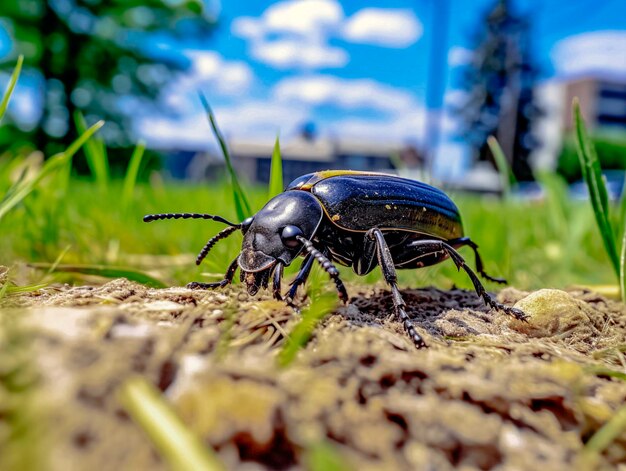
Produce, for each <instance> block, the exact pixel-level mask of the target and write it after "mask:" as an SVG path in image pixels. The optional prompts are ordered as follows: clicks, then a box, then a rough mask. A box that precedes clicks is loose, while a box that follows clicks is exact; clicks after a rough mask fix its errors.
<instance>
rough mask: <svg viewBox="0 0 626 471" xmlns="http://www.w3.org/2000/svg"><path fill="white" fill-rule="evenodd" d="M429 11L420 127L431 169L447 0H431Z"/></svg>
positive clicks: (445, 50) (436, 137)
mask: <svg viewBox="0 0 626 471" xmlns="http://www.w3.org/2000/svg"><path fill="white" fill-rule="evenodd" d="M430 5H431V13H430V29H431V34H430V57H429V61H428V78H427V82H426V119H425V130H424V151H425V154H426V162H427V165H428V168H429V171H430V174H431V175H432V169H433V165H434V162H435V158H436V155H437V147H438V146H439V137H440V134H441V118H442V115H443V94H444V92H445V88H446V72H447V69H448V22H449V17H450V14H449V12H450V0H431V2H430Z"/></svg>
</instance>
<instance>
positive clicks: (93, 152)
mask: <svg viewBox="0 0 626 471" xmlns="http://www.w3.org/2000/svg"><path fill="white" fill-rule="evenodd" d="M74 122H75V123H76V129H77V130H78V132H79V133H81V134H82V133H84V132H85V131H86V130H87V122H86V121H85V117H84V116H83V115H82V113H80V111H77V112H76V113H75V114H74ZM85 156H86V157H87V164H88V165H89V170H91V174H92V175H93V176H94V178H95V179H96V183H97V185H98V188H99V189H100V191H101V192H103V193H104V192H105V191H106V189H107V188H108V186H109V159H108V158H107V153H106V147H105V146H104V141H103V140H102V139H99V138H97V137H94V138H93V139H91V140H89V141H87V143H86V145H85Z"/></svg>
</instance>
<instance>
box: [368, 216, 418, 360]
mask: <svg viewBox="0 0 626 471" xmlns="http://www.w3.org/2000/svg"><path fill="white" fill-rule="evenodd" d="M366 237H368V238H369V239H371V240H374V241H375V242H376V254H377V256H378V264H379V265H380V269H381V271H382V272H383V277H384V278H385V281H386V282H387V283H388V284H389V286H390V287H391V295H392V299H393V305H394V307H395V310H396V314H397V315H398V318H399V319H400V322H402V325H403V326H404V330H405V331H406V333H407V334H408V335H409V337H410V338H411V340H412V341H413V343H414V344H415V346H416V347H417V348H423V347H426V346H427V345H426V342H424V339H423V338H422V337H421V336H420V335H419V334H418V333H417V330H415V327H413V324H412V323H411V319H410V318H409V315H408V314H407V312H406V303H405V302H404V299H402V295H401V294H400V290H399V289H398V285H397V280H398V276H397V275H396V268H395V266H394V263H393V258H392V257H391V251H390V250H389V247H388V246H387V242H386V241H385V237H384V235H383V233H382V231H381V230H380V229H378V228H373V229H370V230H369V231H367V234H366Z"/></svg>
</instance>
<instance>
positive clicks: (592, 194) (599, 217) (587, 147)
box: [572, 98, 626, 302]
mask: <svg viewBox="0 0 626 471" xmlns="http://www.w3.org/2000/svg"><path fill="white" fill-rule="evenodd" d="M572 111H573V116H574V126H575V128H576V142H577V145H578V158H579V160H580V168H581V170H582V174H583V178H584V180H585V182H586V184H587V188H588V189H589V198H590V200H591V206H592V208H593V212H594V215H595V219H596V224H597V226H598V230H599V231H600V234H601V235H602V242H603V243H604V249H605V250H606V253H607V255H608V257H609V260H610V261H611V265H612V267H613V270H614V271H615V274H616V276H617V278H618V281H619V285H620V291H621V296H622V300H623V301H624V302H626V267H625V265H626V252H625V251H626V248H625V246H624V244H626V220H625V219H624V207H625V205H626V203H624V201H626V196H623V201H622V205H621V208H620V210H619V215H618V216H619V217H621V218H622V221H621V230H622V233H623V236H622V237H616V236H615V234H614V232H613V224H612V223H611V212H610V207H609V197H608V192H607V189H606V185H605V183H604V179H603V177H602V169H601V168H600V161H599V159H598V156H597V153H596V149H595V147H594V145H593V143H592V142H591V139H590V138H589V134H588V133H587V129H586V127H585V123H584V121H583V118H582V115H581V112H580V103H579V102H578V98H574V100H573V102H572ZM618 239H621V240H622V255H621V257H620V256H619V255H618V253H619V246H618V244H617V242H616V240H618Z"/></svg>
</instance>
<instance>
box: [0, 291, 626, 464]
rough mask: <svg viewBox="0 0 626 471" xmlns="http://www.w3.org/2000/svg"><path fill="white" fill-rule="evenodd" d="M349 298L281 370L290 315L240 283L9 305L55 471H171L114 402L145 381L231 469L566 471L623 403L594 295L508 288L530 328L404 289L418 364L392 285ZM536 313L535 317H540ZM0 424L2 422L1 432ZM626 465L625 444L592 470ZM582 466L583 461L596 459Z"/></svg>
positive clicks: (619, 337) (458, 299)
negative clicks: (32, 366) (315, 451)
mask: <svg viewBox="0 0 626 471" xmlns="http://www.w3.org/2000/svg"><path fill="white" fill-rule="evenodd" d="M349 288H351V289H350V290H349V291H350V292H351V293H353V294H354V293H356V296H354V297H353V298H352V300H351V303H350V304H348V305H347V306H342V307H340V308H339V309H338V310H337V311H336V313H335V314H333V315H331V316H329V317H327V318H326V319H325V320H324V321H323V322H322V323H321V324H320V325H319V326H318V328H317V329H316V331H315V334H314V337H313V338H312V340H311V342H310V343H309V344H308V345H307V347H306V348H305V349H304V350H303V351H302V352H300V354H299V356H298V358H297V360H296V361H295V362H294V363H293V364H292V365H291V366H289V367H287V368H284V369H279V368H277V367H276V354H277V352H278V351H279V350H280V347H281V346H282V344H283V343H284V341H285V336H286V333H287V332H289V331H290V330H291V329H292V328H293V326H294V325H295V324H296V323H297V322H298V320H299V316H298V314H297V313H296V312H294V310H293V309H291V308H289V307H287V306H285V305H284V304H283V303H279V302H276V301H273V300H271V299H270V298H269V297H268V296H267V295H266V294H261V295H259V296H257V297H256V298H249V297H248V296H247V295H246V294H245V293H244V292H243V291H242V290H241V289H240V288H239V287H232V288H229V289H227V290H225V291H222V292H203V291H191V290H187V289H185V288H170V289H162V290H157V289H150V288H146V287H144V286H141V285H138V284H135V283H131V282H129V281H127V280H124V279H118V280H115V281H112V282H110V283H107V284H105V285H102V286H83V287H55V288H48V289H44V290H40V291H37V292H34V293H30V294H24V295H20V296H12V297H10V298H8V300H7V301H5V305H4V306H3V310H5V311H6V312H9V313H11V312H14V313H15V314H16V315H19V316H20V317H21V318H22V319H24V322H23V323H22V324H23V326H24V327H25V328H26V329H27V330H28V332H29V333H30V334H31V338H32V339H33V342H32V345H31V348H32V349H33V351H34V353H35V358H36V363H37V367H38V371H39V374H40V380H39V383H38V386H37V395H38V401H39V403H40V405H41V406H42V410H44V411H45V412H44V413H43V415H42V417H45V420H43V423H45V424H47V425H44V427H47V430H52V431H53V433H48V434H46V435H47V437H46V439H45V440H46V442H47V444H48V445H49V446H48V447H47V449H49V450H50V453H51V456H50V457H49V460H48V461H49V462H50V463H51V467H52V468H53V469H63V470H69V469H77V470H78V469H81V470H83V469H98V470H101V469H116V470H117V469H165V464H164V463H163V462H162V461H161V460H160V458H159V457H158V455H157V454H156V453H155V452H154V451H153V450H152V448H151V446H150V443H149V442H148V441H147V439H146V438H145V437H144V435H143V434H142V432H141V430H139V429H138V428H137V426H136V425H135V424H134V423H133V422H132V421H131V420H130V419H129V418H128V416H127V415H126V413H125V412H124V411H123V409H122V408H121V406H120V405H119V403H118V401H117V398H116V389H117V387H118V386H119V385H120V384H121V382H122V381H124V380H125V379H126V378H128V377H129V376H131V375H133V374H142V375H145V376H147V377H148V378H150V379H151V380H152V381H153V382H154V384H156V385H158V387H159V388H160V389H161V390H162V391H164V393H165V395H166V396H167V397H168V399H169V400H170V401H171V402H172V403H173V404H174V406H175V408H176V409H177V410H178V412H179V413H180V414H181V416H182V417H183V418H184V420H185V421H186V422H187V423H188V424H189V425H190V427H192V428H193V429H194V430H195V431H196V432H197V433H198V434H200V436H201V437H202V438H203V439H204V440H205V442H206V443H207V445H210V446H211V447H213V448H214V449H215V450H217V452H218V454H219V457H220V459H221V460H222V461H223V462H224V463H225V464H226V465H227V467H228V468H229V469H235V468H237V469H301V468H303V467H305V463H306V459H307V452H308V450H310V449H311V448H312V447H314V446H316V445H317V444H319V443H327V444H330V445H331V446H333V447H335V448H336V449H337V450H338V452H339V453H340V454H341V455H342V456H343V457H344V459H345V460H346V461H347V463H349V464H350V465H351V466H352V467H353V468H354V469H359V470H367V469H372V470H374V469H376V470H379V469H437V470H440V469H441V470H445V469H453V468H456V469H459V468H462V469H550V470H559V469H574V468H576V467H579V466H581V461H580V459H581V451H582V449H583V447H584V444H585V443H586V441H588V439H589V438H590V437H591V436H592V435H593V434H594V433H595V432H596V431H597V430H598V429H599V428H600V427H601V426H602V425H603V424H605V423H606V422H607V421H608V420H609V419H610V418H611V417H613V416H614V415H615V412H616V411H617V410H618V409H619V408H620V407H621V406H622V405H623V403H624V399H625V398H626V382H624V381H621V380H619V379H615V378H614V377H613V376H612V375H613V374H614V373H615V372H617V373H625V372H626V358H625V357H624V353H623V351H624V348H623V347H624V345H625V344H626V308H625V306H624V305H623V304H621V303H618V302H614V301H610V300H607V299H605V298H603V297H601V296H599V295H597V294H595V293H592V292H588V291H582V290H571V291H568V292H567V293H565V292H552V291H551V292H539V293H534V294H533V296H534V298H533V297H530V298H529V297H528V294H529V293H525V292H521V291H517V290H515V289H511V288H509V289H505V290H503V291H502V292H501V293H500V294H499V300H500V301H502V302H505V303H507V304H514V303H516V302H518V301H520V300H521V301H520V302H521V303H524V302H526V305H525V306H526V309H529V310H532V311H533V318H532V319H531V321H530V322H529V323H528V324H521V323H516V322H515V321H513V320H511V319H509V318H508V317H506V316H504V315H501V314H498V313H496V312H493V311H489V310H488V309H486V308H485V307H484V306H483V305H482V303H481V301H480V300H479V299H478V298H477V297H476V295H475V294H474V293H473V292H469V291H463V290H458V289H454V290H450V291H441V290H437V289H433V288H430V289H420V290H404V291H403V295H404V297H405V300H406V302H407V305H408V306H409V309H408V313H409V315H410V317H411V318H412V319H414V321H415V325H416V327H418V328H419V331H420V333H422V334H423V335H424V337H425V338H426V340H427V342H428V344H429V345H430V347H429V348H428V349H424V350H419V351H418V350H415V348H414V347H413V346H412V344H411V343H410V341H409V340H408V338H407V337H406V336H405V334H404V332H403V330H402V327H401V325H400V324H399V323H397V322H396V321H395V319H393V317H392V316H390V314H391V313H392V312H393V305H392V301H391V297H390V294H389V292H388V291H386V290H385V289H382V288H380V289H378V288H371V287H359V286H351V287H349ZM533 302H534V304H532V303H533ZM1 422H2V419H1V418H0V423H1ZM624 462H626V434H622V435H621V436H620V437H618V439H617V440H615V441H614V442H613V443H612V444H611V445H610V446H609V447H608V449H607V450H606V451H605V452H604V453H603V454H602V455H601V457H600V458H599V460H597V461H596V462H595V466H597V467H598V468H599V469H600V468H606V469H613V468H617V466H618V464H619V463H624ZM587 465H588V463H587Z"/></svg>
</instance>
